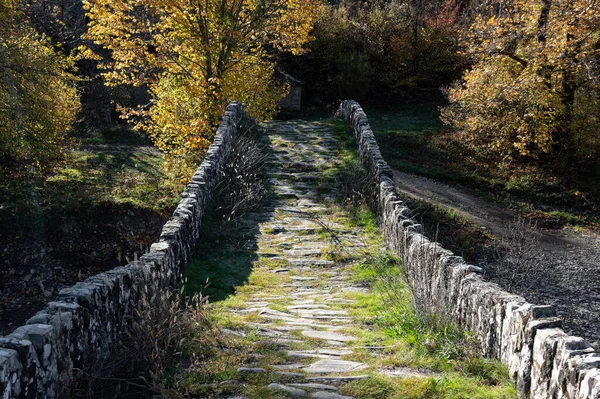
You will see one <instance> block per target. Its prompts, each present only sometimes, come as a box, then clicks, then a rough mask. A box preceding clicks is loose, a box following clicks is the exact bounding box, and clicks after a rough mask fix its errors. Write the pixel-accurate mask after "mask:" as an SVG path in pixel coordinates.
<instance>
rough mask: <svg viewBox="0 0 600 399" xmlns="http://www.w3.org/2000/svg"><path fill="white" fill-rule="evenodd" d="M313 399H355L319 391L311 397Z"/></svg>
mask: <svg viewBox="0 0 600 399" xmlns="http://www.w3.org/2000/svg"><path fill="white" fill-rule="evenodd" d="M311 397H312V398H313V399H354V398H352V396H343V395H339V394H337V393H334V392H327V391H317V392H315V393H313V394H312V396H311Z"/></svg>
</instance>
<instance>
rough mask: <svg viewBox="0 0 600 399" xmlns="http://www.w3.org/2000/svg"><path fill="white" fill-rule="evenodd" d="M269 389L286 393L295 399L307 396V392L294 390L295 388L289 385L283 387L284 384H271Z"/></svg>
mask: <svg viewBox="0 0 600 399" xmlns="http://www.w3.org/2000/svg"><path fill="white" fill-rule="evenodd" d="M267 388H269V389H270V390H271V391H281V392H285V393H286V394H288V395H290V396H291V397H293V398H301V397H304V396H306V391H305V390H303V389H300V388H294V387H290V386H287V385H282V384H275V383H272V384H269V385H268V386H267Z"/></svg>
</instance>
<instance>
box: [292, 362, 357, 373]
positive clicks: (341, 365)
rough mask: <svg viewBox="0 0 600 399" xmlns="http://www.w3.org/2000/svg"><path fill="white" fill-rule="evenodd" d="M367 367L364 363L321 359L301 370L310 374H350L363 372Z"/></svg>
mask: <svg viewBox="0 0 600 399" xmlns="http://www.w3.org/2000/svg"><path fill="white" fill-rule="evenodd" d="M367 367H368V366H367V365H366V364H365V363H360V362H352V361H349V360H339V359H322V360H319V361H317V362H314V363H312V364H310V365H309V366H308V367H305V368H303V369H302V370H303V371H304V372H306V373H311V374H322V373H350V372H352V371H358V370H363V369H365V368H367Z"/></svg>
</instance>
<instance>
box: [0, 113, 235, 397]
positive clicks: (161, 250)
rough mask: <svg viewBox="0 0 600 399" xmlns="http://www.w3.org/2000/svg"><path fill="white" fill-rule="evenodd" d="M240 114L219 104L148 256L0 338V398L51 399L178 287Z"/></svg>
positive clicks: (93, 281) (64, 293)
mask: <svg viewBox="0 0 600 399" xmlns="http://www.w3.org/2000/svg"><path fill="white" fill-rule="evenodd" d="M243 115H244V114H243V110H242V107H241V104H239V103H231V104H229V105H228V106H227V110H226V112H225V115H224V117H223V121H222V122H221V125H220V126H219V128H218V129H217V133H216V136H215V139H214V141H213V144H212V145H211V147H210V148H209V150H208V151H207V153H206V156H205V159H204V161H203V162H202V164H201V165H200V167H199V168H198V169H197V171H196V173H194V175H193V176H192V183H191V184H189V185H188V186H187V189H186V191H185V192H184V193H183V195H182V199H181V201H180V203H179V205H178V206H177V208H176V209H175V212H174V213H173V216H172V217H171V218H170V219H169V220H168V221H167V223H165V225H164V226H163V229H162V232H161V236H160V240H159V242H157V243H154V244H153V245H152V246H151V248H150V252H149V253H147V254H145V255H143V256H142V257H141V258H140V261H139V262H132V263H130V264H129V265H127V266H125V267H117V268H115V269H113V270H111V271H108V272H105V273H101V274H98V275H95V276H92V277H90V278H88V279H87V280H85V281H82V282H79V283H77V284H75V285H73V286H72V287H68V288H65V289H63V290H61V291H60V293H59V298H60V302H50V303H49V304H48V306H47V307H46V308H45V309H43V310H41V311H40V312H38V313H37V314H36V315H35V316H34V317H32V318H31V319H29V320H28V322H27V325H25V326H21V327H19V328H17V329H16V330H15V331H14V332H13V333H12V334H10V335H9V336H7V337H5V338H0V394H1V397H3V398H42V397H43V398H55V397H57V395H59V393H60V392H62V390H63V387H64V384H66V383H70V382H71V380H72V377H73V375H72V374H73V369H74V368H81V367H82V366H84V365H85V364H86V362H87V361H88V359H91V358H100V359H101V358H105V357H107V356H108V355H109V354H110V348H111V345H112V344H113V343H114V342H116V341H117V340H119V339H120V338H121V337H122V336H123V335H124V334H126V333H127V330H126V329H127V326H128V324H129V323H128V321H127V320H128V319H130V318H131V317H135V315H136V314H137V313H136V312H137V311H143V310H144V309H145V308H147V307H148V306H153V305H154V303H151V302H152V301H161V300H163V298H164V295H166V294H167V292H168V291H169V290H170V289H172V288H174V287H175V285H176V284H178V283H179V277H180V268H181V266H182V265H184V264H186V263H187V262H188V261H189V260H190V256H191V253H192V249H193V247H194V245H195V243H196V240H197V238H198V232H199V229H200V224H201V219H202V216H203V214H204V211H205V209H206V207H207V206H208V204H209V200H210V199H211V197H212V192H213V190H214V188H215V186H216V185H217V183H218V181H219V179H221V178H222V175H221V170H222V168H223V163H224V160H225V157H226V155H227V154H228V153H229V152H230V151H231V149H232V148H231V145H230V144H231V138H232V137H233V136H234V135H235V134H236V132H237V130H238V123H239V121H240V120H241V118H242V117H243ZM5 347H9V348H5ZM13 348H14V349H13Z"/></svg>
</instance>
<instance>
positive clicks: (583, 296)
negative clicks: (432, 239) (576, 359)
mask: <svg viewBox="0 0 600 399" xmlns="http://www.w3.org/2000/svg"><path fill="white" fill-rule="evenodd" d="M394 181H395V182H396V185H397V187H398V188H399V189H400V190H401V191H402V192H403V193H405V194H406V195H408V196H410V197H413V198H417V199H420V200H424V201H427V202H430V203H434V204H438V205H441V206H442V207H444V208H446V209H452V210H454V211H456V212H457V213H458V214H459V215H461V216H463V217H465V218H466V219H468V220H470V221H472V222H474V223H476V224H478V225H480V226H482V227H485V228H486V229H488V230H489V231H491V232H492V233H493V234H494V235H496V236H503V235H504V234H505V232H506V229H507V227H508V226H509V225H510V224H511V223H513V222H514V220H515V216H516V214H515V213H513V212H512V211H510V210H507V209H505V208H502V207H500V206H499V205H497V204H494V203H491V202H488V201H484V200H482V199H481V198H478V197H475V196H474V195H472V194H469V193H467V192H465V191H463V190H460V189H458V188H455V187H450V186H448V185H446V184H443V183H440V182H437V181H434V180H431V179H428V178H426V177H422V176H416V175H412V174H408V173H404V172H400V171H397V170H395V171H394ZM539 233H540V235H541V237H540V242H539V246H540V251H539V258H541V262H540V263H542V264H543V265H544V270H531V274H530V276H529V277H528V278H526V279H524V280H523V281H519V282H517V284H516V285H515V286H514V287H513V289H512V291H514V292H515V293H517V294H520V295H523V296H524V297H525V298H526V299H527V300H529V301H532V302H535V303H540V304H542V303H546V304H552V305H555V306H556V308H557V311H558V313H559V315H560V316H561V317H563V319H564V321H565V325H564V327H565V329H566V330H567V332H570V333H572V334H575V335H579V336H583V337H584V338H586V339H588V340H589V341H590V342H591V343H592V344H593V345H595V346H596V347H598V346H600V237H599V236H598V235H597V234H593V233H589V232H588V233H583V232H575V231H573V230H571V229H563V230H562V231H540V232H539ZM498 282H499V283H500V284H501V285H504V284H503V283H505V282H503V281H498Z"/></svg>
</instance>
